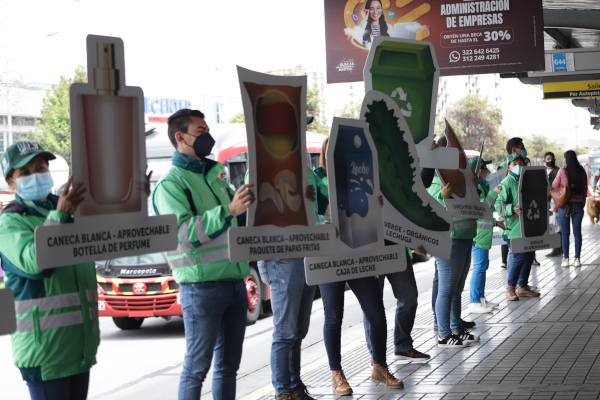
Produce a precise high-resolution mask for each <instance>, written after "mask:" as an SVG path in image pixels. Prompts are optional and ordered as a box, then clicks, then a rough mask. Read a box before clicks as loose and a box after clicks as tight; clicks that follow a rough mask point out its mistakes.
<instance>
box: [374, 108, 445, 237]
mask: <svg viewBox="0 0 600 400" xmlns="http://www.w3.org/2000/svg"><path fill="white" fill-rule="evenodd" d="M367 108H368V110H369V111H368V112H367V113H366V114H365V117H366V120H367V123H368V124H369V131H370V132H371V137H372V138H373V142H374V143H375V147H376V148H377V152H378V153H379V181H380V187H381V192H382V193H383V195H384V196H385V198H386V199H387V201H389V202H390V204H391V205H392V206H394V208H395V209H396V210H398V211H399V212H400V213H401V214H402V215H404V216H405V217H406V218H408V220H409V221H411V222H413V223H415V224H416V225H418V226H420V227H422V228H424V229H428V230H431V231H436V232H440V231H448V230H449V229H450V224H449V223H448V222H446V220H445V219H443V218H441V217H440V216H439V215H437V214H436V213H435V212H434V211H433V209H432V208H431V206H430V205H427V206H423V203H424V202H423V199H421V198H420V197H419V195H418V194H417V193H415V192H414V191H413V186H414V185H415V179H421V175H420V173H419V174H417V171H416V168H415V167H413V164H414V161H415V160H414V158H413V157H412V156H411V154H410V151H409V147H408V143H407V142H406V141H405V140H404V131H403V130H402V129H400V127H399V126H398V118H397V117H395V116H394V110H393V109H391V110H390V109H388V107H387V104H386V102H385V101H384V100H375V101H373V104H371V105H368V106H367Z"/></svg>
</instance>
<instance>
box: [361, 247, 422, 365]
mask: <svg viewBox="0 0 600 400" xmlns="http://www.w3.org/2000/svg"><path fill="white" fill-rule="evenodd" d="M385 278H387V280H388V281H389V282H390V285H391V286H392V291H393V292H394V297H395V298H396V318H395V325H394V353H396V354H399V353H402V352H403V351H409V350H412V348H413V339H412V336H411V335H410V334H411V332H412V329H413V326H414V324H415V317H416V315H417V305H418V302H417V299H418V297H419V291H418V290H417V281H416V280H415V273H414V271H413V265H412V259H411V258H410V257H409V256H408V253H407V254H406V269H405V270H404V271H402V272H394V273H393V274H387V275H379V277H378V278H377V279H378V282H379V288H380V289H381V294H382V296H383V285H384V283H385ZM363 322H364V326H365V338H366V340H367V347H368V348H369V351H370V352H371V353H373V351H372V348H373V347H372V345H371V340H370V339H369V338H370V337H371V334H370V330H371V327H370V324H369V320H368V318H367V314H366V313H363Z"/></svg>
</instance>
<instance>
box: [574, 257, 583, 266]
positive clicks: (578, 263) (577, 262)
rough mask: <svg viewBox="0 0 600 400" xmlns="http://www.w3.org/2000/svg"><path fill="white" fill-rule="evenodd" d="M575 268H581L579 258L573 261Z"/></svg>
mask: <svg viewBox="0 0 600 400" xmlns="http://www.w3.org/2000/svg"><path fill="white" fill-rule="evenodd" d="M573 266H574V267H581V262H580V261H579V258H575V259H574V260H573Z"/></svg>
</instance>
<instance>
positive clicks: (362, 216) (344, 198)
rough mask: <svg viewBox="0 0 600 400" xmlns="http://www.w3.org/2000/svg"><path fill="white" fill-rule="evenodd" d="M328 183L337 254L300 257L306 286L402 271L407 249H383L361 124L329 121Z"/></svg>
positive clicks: (371, 156) (374, 173) (374, 179)
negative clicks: (302, 259) (337, 234)
mask: <svg viewBox="0 0 600 400" xmlns="http://www.w3.org/2000/svg"><path fill="white" fill-rule="evenodd" d="M326 158H327V179H328V182H329V204H330V208H331V220H332V224H329V226H335V227H337V229H338V231H339V235H340V236H339V238H338V240H337V252H336V253H335V255H333V256H327V257H307V258H305V259H304V270H305V273H306V283H307V284H309V285H316V284H318V283H327V282H336V281H343V280H349V279H356V278H363V277H366V276H374V275H382V274H388V273H392V272H400V271H404V269H406V248H405V247H404V246H403V245H392V246H385V244H384V238H383V221H382V218H381V203H380V201H379V196H380V194H381V192H380V190H379V163H378V161H377V160H378V157H377V149H376V147H375V145H374V144H373V140H372V139H371V135H369V130H368V126H367V124H366V123H364V122H363V121H357V120H353V119H346V118H334V119H333V126H332V127H331V135H330V136H329V144H328V146H327V154H326Z"/></svg>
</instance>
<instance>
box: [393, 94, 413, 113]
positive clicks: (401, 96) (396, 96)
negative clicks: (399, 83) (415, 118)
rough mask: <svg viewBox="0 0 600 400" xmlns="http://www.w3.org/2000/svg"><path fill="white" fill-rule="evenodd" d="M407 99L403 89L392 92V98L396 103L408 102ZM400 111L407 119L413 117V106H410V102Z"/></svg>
mask: <svg viewBox="0 0 600 400" xmlns="http://www.w3.org/2000/svg"><path fill="white" fill-rule="evenodd" d="M406 97H407V96H406V93H405V92H404V90H403V89H402V88H401V87H399V88H396V89H394V91H393V92H392V98H393V99H394V100H395V101H396V103H399V102H398V100H401V101H406ZM398 105H400V104H398ZM400 111H401V112H402V115H404V116H405V117H406V118H408V117H410V116H411V115H412V105H411V104H410V102H408V101H407V102H406V106H404V107H402V108H401V109H400Z"/></svg>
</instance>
